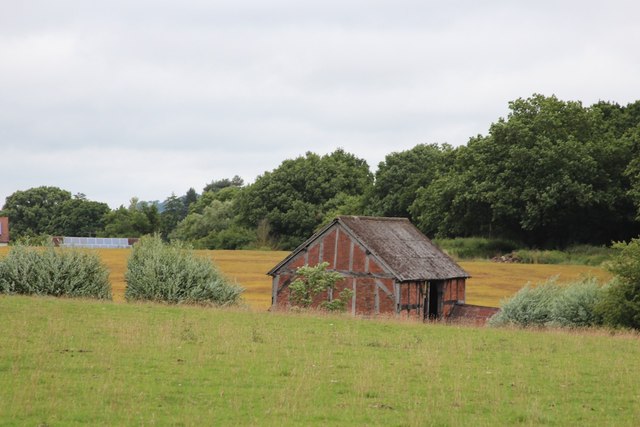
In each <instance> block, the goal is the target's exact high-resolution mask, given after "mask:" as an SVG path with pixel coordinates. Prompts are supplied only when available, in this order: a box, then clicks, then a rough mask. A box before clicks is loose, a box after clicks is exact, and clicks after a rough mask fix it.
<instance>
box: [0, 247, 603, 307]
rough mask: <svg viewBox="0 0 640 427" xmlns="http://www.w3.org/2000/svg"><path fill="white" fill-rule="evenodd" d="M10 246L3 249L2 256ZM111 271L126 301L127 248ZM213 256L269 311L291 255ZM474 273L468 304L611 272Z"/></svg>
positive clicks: (472, 269)
mask: <svg viewBox="0 0 640 427" xmlns="http://www.w3.org/2000/svg"><path fill="white" fill-rule="evenodd" d="M7 250H8V248H0V256H1V255H2V254H3V253H6V252H7ZM98 253H99V255H100V257H101V258H102V260H103V261H104V263H105V264H106V265H107V267H108V268H109V271H110V280H111V284H112V287H113V298H114V300H115V301H116V302H121V301H124V289H125V281H124V272H125V269H126V266H127V257H128V256H129V253H130V251H129V250H128V249H103V250H99V251H98ZM198 253H199V254H201V255H202V256H206V257H209V258H211V259H212V260H213V261H214V262H215V263H216V264H217V265H218V266H219V268H220V270H221V271H222V272H224V273H225V274H226V275H227V276H229V277H230V278H232V279H234V280H236V281H237V282H238V283H239V284H240V285H242V286H243V287H245V288H246V291H245V292H244V294H243V298H244V301H245V302H246V303H247V304H248V305H249V306H250V307H253V308H255V309H259V310H263V309H264V310H266V309H267V308H269V306H270V304H271V278H270V277H269V276H267V275H266V272H267V271H269V270H270V269H271V268H272V267H273V266H275V265H276V264H277V263H278V262H280V261H281V260H282V259H283V258H284V257H286V256H287V255H288V252H278V251H272V252H270V251H198ZM460 265H462V267H463V268H464V269H465V270H466V271H467V272H469V274H471V276H472V278H471V279H469V281H468V282H467V303H469V304H478V305H488V306H494V307H497V306H499V304H500V300H501V299H503V298H506V297H509V296H511V295H513V294H514V293H515V292H517V291H518V290H519V289H520V288H521V287H522V286H524V285H525V284H526V283H527V282H532V283H538V282H542V281H545V280H547V279H548V278H549V277H553V276H556V275H557V276H558V278H559V281H560V282H568V281H571V280H574V279H576V278H579V277H581V276H583V275H592V276H596V277H598V278H599V279H602V280H608V279H609V278H610V275H609V274H608V273H607V272H606V271H604V270H602V269H601V268H597V267H588V266H582V265H558V264H548V265H547V264H498V263H492V262H488V261H471V262H460Z"/></svg>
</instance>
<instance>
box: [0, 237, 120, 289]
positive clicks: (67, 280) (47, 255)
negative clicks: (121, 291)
mask: <svg viewBox="0 0 640 427" xmlns="http://www.w3.org/2000/svg"><path fill="white" fill-rule="evenodd" d="M0 292H2V293H8V294H26V295H33V294H35V295H52V296H68V297H82V298H98V299H111V285H110V284H109V271H108V270H107V268H106V267H105V266H104V265H103V264H102V263H101V262H100V259H99V257H98V256H97V255H96V254H93V253H88V252H81V251H79V250H77V249H54V248H53V247H46V248H34V247H28V246H25V245H21V244H18V245H15V246H13V247H12V248H11V251H9V253H8V254H7V256H6V257H5V258H4V259H2V260H1V261H0Z"/></svg>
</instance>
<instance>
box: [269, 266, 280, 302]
mask: <svg viewBox="0 0 640 427" xmlns="http://www.w3.org/2000/svg"><path fill="white" fill-rule="evenodd" d="M279 282H280V275H279V274H276V275H275V276H273V281H272V282H271V305H272V306H273V307H277V306H278V283H279Z"/></svg>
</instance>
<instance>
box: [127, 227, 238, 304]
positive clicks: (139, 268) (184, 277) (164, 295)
mask: <svg viewBox="0 0 640 427" xmlns="http://www.w3.org/2000/svg"><path fill="white" fill-rule="evenodd" d="M125 280H126V282H127V289H126V291H125V298H126V299H127V301H134V300H146V301H161V302H168V303H171V304H181V303H188V304H205V305H231V304H236V303H237V302H238V301H239V299H240V295H241V293H242V291H243V289H242V288H241V287H239V286H237V285H235V284H233V283H231V282H230V281H229V280H228V279H227V278H226V277H224V275H222V273H220V272H219V271H218V270H217V269H216V267H215V266H214V265H213V263H212V262H211V261H210V260H208V259H205V258H201V257H198V256H196V255H195V253H194V252H193V251H192V250H191V249H190V248H188V247H186V246H184V245H182V244H181V243H179V242H174V243H171V244H165V243H163V242H162V239H161V238H160V237H159V236H153V237H151V236H147V237H143V238H142V239H140V241H139V242H138V243H136V244H135V245H134V247H133V249H132V253H131V256H130V257H129V262H128V265H127V271H126V273H125Z"/></svg>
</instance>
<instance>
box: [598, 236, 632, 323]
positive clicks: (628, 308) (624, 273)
mask: <svg viewBox="0 0 640 427" xmlns="http://www.w3.org/2000/svg"><path fill="white" fill-rule="evenodd" d="M613 249H614V250H615V251H616V252H617V254H616V256H615V257H614V258H613V260H612V261H611V262H610V263H609V264H608V265H607V268H608V269H609V271H611V272H612V273H613V274H615V275H616V278H617V280H616V281H614V282H613V283H611V285H610V286H609V287H608V288H607V290H606V293H605V296H604V298H603V301H602V302H601V304H599V306H598V311H599V313H600V314H601V315H602V317H603V318H604V322H605V324H607V325H609V326H611V327H625V328H634V329H640V238H637V239H632V240H631V241H630V242H629V243H624V242H618V243H615V244H614V245H613Z"/></svg>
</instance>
